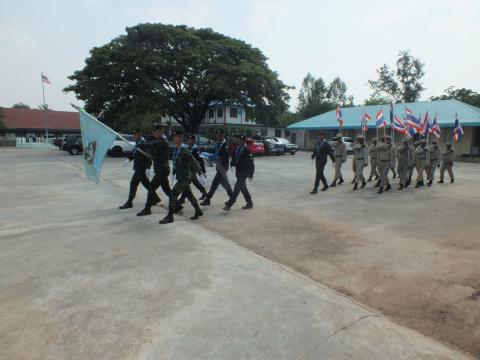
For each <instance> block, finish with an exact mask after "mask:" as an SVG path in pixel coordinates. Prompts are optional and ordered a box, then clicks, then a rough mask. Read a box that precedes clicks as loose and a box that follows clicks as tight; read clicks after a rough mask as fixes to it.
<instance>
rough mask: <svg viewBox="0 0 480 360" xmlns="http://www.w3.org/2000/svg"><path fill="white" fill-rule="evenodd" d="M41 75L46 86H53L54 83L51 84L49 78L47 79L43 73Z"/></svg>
mask: <svg viewBox="0 0 480 360" xmlns="http://www.w3.org/2000/svg"><path fill="white" fill-rule="evenodd" d="M41 74H42V82H44V83H46V84H52V83H51V82H50V80H49V79H48V77H46V76H45V75H43V73H41Z"/></svg>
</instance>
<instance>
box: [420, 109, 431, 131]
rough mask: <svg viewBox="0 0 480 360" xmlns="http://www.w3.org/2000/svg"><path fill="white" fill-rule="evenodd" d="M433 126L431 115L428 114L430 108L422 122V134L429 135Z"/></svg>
mask: <svg viewBox="0 0 480 360" xmlns="http://www.w3.org/2000/svg"><path fill="white" fill-rule="evenodd" d="M431 128H432V119H430V116H429V115H428V110H427V112H426V113H425V119H424V120H423V124H422V134H423V135H424V136H425V137H427V135H428V134H430V129H431Z"/></svg>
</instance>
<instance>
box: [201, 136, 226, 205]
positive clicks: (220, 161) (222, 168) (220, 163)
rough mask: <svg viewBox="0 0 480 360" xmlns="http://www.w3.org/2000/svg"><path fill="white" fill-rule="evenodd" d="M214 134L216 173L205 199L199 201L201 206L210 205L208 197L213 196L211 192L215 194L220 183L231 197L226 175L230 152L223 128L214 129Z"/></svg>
mask: <svg viewBox="0 0 480 360" xmlns="http://www.w3.org/2000/svg"><path fill="white" fill-rule="evenodd" d="M215 135H216V136H217V144H216V145H215V154H214V156H215V167H216V170H217V173H216V174H215V177H214V178H213V180H212V186H211V187H210V191H209V192H208V194H207V196H206V198H205V200H203V202H202V203H200V205H202V206H208V205H210V199H211V198H212V197H213V194H215V191H216V190H217V188H218V185H220V184H221V185H222V186H223V188H224V189H225V190H226V192H227V195H228V197H231V196H232V194H233V191H232V187H231V186H230V183H229V182H228V176H227V171H228V163H229V158H230V152H229V150H228V143H227V140H225V132H224V131H223V129H217V130H216V131H215Z"/></svg>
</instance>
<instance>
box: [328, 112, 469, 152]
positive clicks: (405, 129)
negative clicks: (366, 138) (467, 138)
mask: <svg viewBox="0 0 480 360" xmlns="http://www.w3.org/2000/svg"><path fill="white" fill-rule="evenodd" d="M336 115H337V121H338V123H339V125H340V129H342V128H343V124H344V121H343V116H342V111H341V110H340V108H339V107H337V109H336ZM370 120H372V117H371V116H370V115H369V114H368V113H367V112H363V114H362V117H361V126H362V131H365V132H366V131H368V123H369V122H370ZM375 126H376V128H377V129H380V128H382V127H386V126H387V121H386V120H385V117H384V116H383V109H381V110H380V111H379V112H377V115H376V116H375ZM390 126H391V127H392V128H393V130H395V131H396V132H398V133H400V134H403V135H405V136H408V137H413V136H414V135H415V134H420V135H421V136H424V137H428V136H429V135H432V136H435V137H436V138H440V135H441V133H442V131H441V129H440V125H439V123H438V122H437V114H436V113H435V116H434V118H433V120H432V119H431V118H430V115H429V114H428V111H427V113H426V114H425V117H424V118H423V120H422V116H421V115H419V116H418V117H416V116H415V115H414V114H413V111H412V110H410V109H409V108H408V107H407V108H405V115H404V117H403V119H402V120H400V118H399V117H398V116H397V114H394V112H393V104H390ZM462 135H463V128H462V124H460V121H458V116H457V114H455V128H454V130H453V142H454V143H457V142H458V140H459V139H460V138H461V136H462Z"/></svg>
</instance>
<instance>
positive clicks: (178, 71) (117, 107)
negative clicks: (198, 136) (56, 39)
mask: <svg viewBox="0 0 480 360" xmlns="http://www.w3.org/2000/svg"><path fill="white" fill-rule="evenodd" d="M69 79H70V80H72V81H74V82H75V83H74V84H73V85H71V86H68V87H67V88H65V89H64V90H65V91H73V92H74V93H75V94H76V96H77V98H78V99H81V100H83V101H84V102H85V105H86V106H85V108H86V110H87V111H88V112H91V113H92V114H94V115H96V116H98V117H99V118H100V119H102V120H103V121H105V122H106V123H107V124H109V125H111V126H115V127H116V128H120V129H124V128H125V127H126V126H132V125H133V123H134V122H132V120H135V121H138V120H139V119H144V117H145V116H147V117H148V116H150V117H151V116H157V117H158V116H160V115H169V116H172V117H173V118H175V119H176V120H177V121H178V122H179V123H180V124H181V125H182V126H183V127H184V128H185V129H186V130H187V131H191V132H196V131H197V129H198V127H199V125H200V123H201V121H202V120H203V119H204V116H205V113H206V112H207V110H208V108H209V107H210V106H212V105H213V104H218V103H225V104H238V105H241V106H244V107H247V106H248V107H249V108H250V109H253V111H254V113H255V114H254V115H255V118H256V120H257V121H258V122H260V123H264V124H274V123H276V122H277V118H278V115H279V114H281V113H283V112H284V111H285V110H286V109H287V108H288V105H287V101H288V99H289V96H288V94H287V90H288V89H289V87H288V86H286V85H285V84H284V83H283V82H282V81H280V80H279V79H278V75H277V73H275V72H273V71H272V70H270V68H269V67H268V65H267V58H266V57H265V56H264V55H263V54H262V52H261V51H260V50H259V49H256V48H253V47H252V46H250V45H248V44H246V43H245V42H243V41H241V40H237V39H232V38H229V37H227V36H225V35H222V34H219V33H217V32H214V31H213V30H211V29H194V28H189V27H187V26H173V25H163V24H139V25H137V26H134V27H130V28H127V29H126V35H121V36H119V37H117V38H115V39H113V40H112V41H111V42H110V43H108V44H106V45H103V46H100V47H96V48H93V49H92V50H91V51H90V57H89V58H87V59H86V66H85V67H84V68H83V69H82V70H79V71H76V72H75V73H74V74H73V75H72V76H70V77H69Z"/></svg>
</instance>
